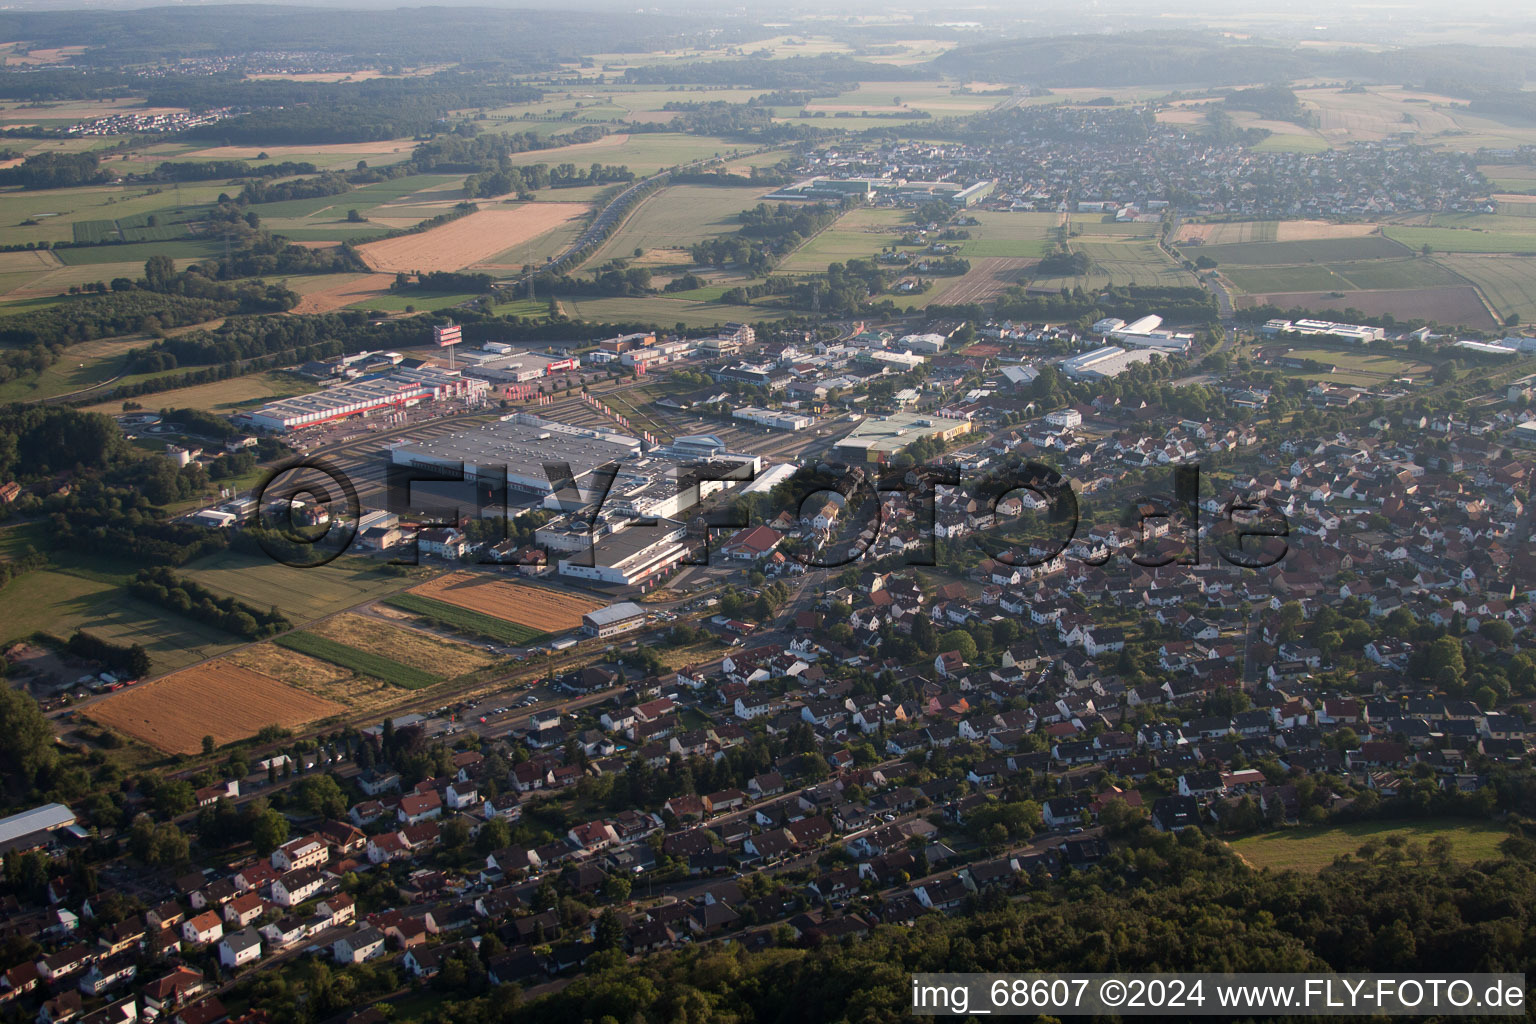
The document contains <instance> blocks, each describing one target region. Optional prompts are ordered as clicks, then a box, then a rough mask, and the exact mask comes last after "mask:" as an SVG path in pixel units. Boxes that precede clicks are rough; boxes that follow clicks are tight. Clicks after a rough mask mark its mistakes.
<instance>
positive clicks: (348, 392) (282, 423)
mask: <svg viewBox="0 0 1536 1024" xmlns="http://www.w3.org/2000/svg"><path fill="white" fill-rule="evenodd" d="M487 390H488V388H487V385H486V382H485V381H483V380H472V379H470V378H467V377H465V376H463V375H462V374H460V373H459V372H458V371H456V370H444V369H442V368H440V367H435V366H423V367H419V368H416V369H397V370H392V371H390V372H389V373H387V374H384V375H383V376H380V377H372V378H369V379H366V380H359V381H355V382H353V383H351V384H339V385H337V386H336V387H332V388H325V389H323V390H321V391H316V392H314V393H313V394H309V395H297V396H295V397H293V398H284V399H280V400H278V401H276V402H268V403H267V404H266V405H264V406H262V407H261V408H259V409H257V410H255V411H254V412H249V413H243V414H241V415H240V416H239V417H237V418H239V419H243V420H244V421H246V422H248V423H249V424H250V425H251V426H253V427H257V428H259V429H261V430H267V431H271V432H273V433H279V432H282V431H285V430H301V429H303V428H304V427H312V426H314V425H315V424H317V423H328V422H330V421H331V420H339V419H346V418H347V417H348V416H367V415H369V414H370V413H375V412H383V411H387V410H391V409H400V408H406V407H409V406H413V405H419V404H420V403H422V402H432V401H437V400H438V399H443V398H459V397H463V396H470V397H473V396H476V395H484V394H485V393H486V391H487Z"/></svg>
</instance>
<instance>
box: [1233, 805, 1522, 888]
mask: <svg viewBox="0 0 1536 1024" xmlns="http://www.w3.org/2000/svg"><path fill="white" fill-rule="evenodd" d="M1506 835H1508V833H1507V832H1506V831H1505V830H1504V829H1503V828H1501V827H1499V826H1496V825H1491V824H1487V823H1483V822H1472V821H1461V820H1457V819H1451V818H1435V819H1430V820H1428V821H1418V822H1400V821H1379V822H1364V823H1360V824H1354V825H1340V826H1337V827H1334V828H1321V829H1319V828H1293V829H1285V830H1282V831H1280V832H1270V833H1266V834H1264V835H1257V836H1248V837H1246V838H1243V839H1239V840H1237V841H1235V842H1233V843H1232V844H1231V845H1232V849H1233V850H1235V851H1237V852H1238V853H1239V854H1241V855H1242V857H1243V859H1244V860H1246V861H1247V862H1248V863H1249V864H1252V865H1253V866H1254V867H1256V868H1273V869H1274V870H1276V871H1302V872H1308V873H1313V874H1315V873H1316V872H1318V871H1321V870H1322V869H1323V868H1325V867H1327V866H1328V865H1330V864H1332V863H1333V861H1334V859H1335V858H1337V857H1339V856H1341V855H1342V854H1346V853H1351V854H1352V853H1354V852H1355V851H1357V850H1358V849H1359V848H1360V847H1362V846H1364V845H1365V844H1366V843H1368V842H1370V841H1371V840H1373V839H1374V840H1378V841H1380V840H1385V839H1387V838H1389V837H1391V836H1402V837H1403V838H1404V839H1405V840H1407V841H1408V843H1409V845H1414V844H1417V845H1419V846H1427V845H1428V844H1429V841H1430V840H1431V839H1434V838H1436V837H1437V836H1444V837H1445V838H1446V839H1447V840H1449V841H1450V843H1451V851H1452V853H1451V856H1452V857H1453V858H1454V859H1456V860H1458V861H1462V862H1464V863H1468V862H1473V861H1480V860H1497V859H1500V854H1499V843H1501V842H1502V841H1503V840H1504V838H1505V836H1506Z"/></svg>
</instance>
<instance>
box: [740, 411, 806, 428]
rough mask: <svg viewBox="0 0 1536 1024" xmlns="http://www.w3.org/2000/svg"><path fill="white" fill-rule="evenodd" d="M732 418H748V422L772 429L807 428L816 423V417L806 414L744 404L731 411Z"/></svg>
mask: <svg viewBox="0 0 1536 1024" xmlns="http://www.w3.org/2000/svg"><path fill="white" fill-rule="evenodd" d="M731 418H732V419H738V420H746V421H747V422H748V423H756V424H757V425H758V426H760V427H767V428H769V429H770V430H789V431H796V430H805V429H807V428H809V427H813V426H815V425H816V417H814V416H806V415H803V414H801V413H797V412H784V411H779V410H773V409H759V408H757V407H756V406H751V405H744V406H742V407H741V408H739V409H737V410H736V411H735V412H733V413H731Z"/></svg>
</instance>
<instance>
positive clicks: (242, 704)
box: [86, 660, 345, 754]
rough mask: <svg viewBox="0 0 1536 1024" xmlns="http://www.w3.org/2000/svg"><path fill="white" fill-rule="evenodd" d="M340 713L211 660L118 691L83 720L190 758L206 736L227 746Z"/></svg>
mask: <svg viewBox="0 0 1536 1024" xmlns="http://www.w3.org/2000/svg"><path fill="white" fill-rule="evenodd" d="M344 710H345V708H344V707H343V706H342V705H340V704H337V703H336V702H334V701H329V700H325V699H324V698H322V697H317V696H315V695H314V694H310V693H305V692H304V691H303V690H299V689H296V688H294V687H292V686H288V685H287V684H285V683H282V682H279V681H278V680H276V679H273V678H271V677H270V676H264V675H261V674H260V673H257V672H252V671H250V670H249V669H244V668H240V667H238V666H236V665H231V664H230V663H228V662H225V661H218V660H215V661H209V662H205V663H203V664H201V665H196V666H193V667H192V668H187V669H183V670H182V671H180V672H173V673H172V674H170V675H168V676H165V677H163V678H161V679H158V680H155V681H154V682H150V683H140V684H139V685H138V686H135V687H132V688H131V689H127V690H122V691H120V692H118V693H115V694H113V695H112V696H110V697H108V698H107V699H106V700H103V701H101V702H99V703H97V704H93V705H91V707H90V708H88V709H87V711H86V714H87V716H88V717H90V718H91V719H93V720H94V721H96V722H99V723H101V724H102V725H106V726H110V727H111V728H113V729H116V730H117V731H119V732H122V733H125V734H127V735H129V736H132V737H133V738H134V739H136V740H142V741H143V742H145V743H148V744H149V745H150V746H152V747H155V748H157V749H159V750H164V751H166V752H167V753H173V754H194V753H197V752H198V751H200V750H201V749H202V739H203V737H204V736H212V737H213V739H214V742H215V743H220V744H223V743H230V742H233V741H235V740H241V739H245V738H246V737H247V736H251V735H253V734H255V733H257V732H259V731H260V730H261V729H262V728H264V727H265V726H268V725H280V726H283V727H285V728H290V729H291V728H295V727H297V726H301V725H305V724H307V723H309V722H315V721H319V720H320V719H322V718H328V717H330V716H331V715H335V714H339V713H340V712H342V711H344Z"/></svg>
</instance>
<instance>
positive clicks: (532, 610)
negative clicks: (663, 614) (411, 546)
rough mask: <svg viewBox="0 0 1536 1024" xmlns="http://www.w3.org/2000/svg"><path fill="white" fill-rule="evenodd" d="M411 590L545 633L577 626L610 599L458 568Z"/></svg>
mask: <svg viewBox="0 0 1536 1024" xmlns="http://www.w3.org/2000/svg"><path fill="white" fill-rule="evenodd" d="M409 593H411V594H413V595H417V596H420V597H426V598H431V599H432V600H435V601H442V602H445V603H447V604H451V605H457V606H458V607H460V608H467V609H469V610H470V611H474V612H480V613H482V614H485V615H490V616H493V617H495V618H498V619H502V620H505V621H507V622H513V623H516V624H517V625H519V626H527V627H528V628H530V629H536V630H538V631H539V632H541V633H553V632H559V631H561V630H567V629H575V628H576V627H578V626H580V625H581V617H582V616H583V615H585V614H586V613H587V612H590V611H594V610H595V609H598V608H603V607H606V602H604V601H601V600H598V599H596V598H591V597H582V596H581V595H579V594H572V593H567V592H565V591H560V590H551V589H550V588H548V587H541V586H535V585H533V584H528V583H512V582H509V581H507V580H500V579H487V578H485V577H484V576H481V575H478V574H476V573H471V572H454V573H449V574H447V575H446V576H440V577H438V578H437V579H435V580H431V581H429V582H427V583H423V584H421V585H420V586H417V587H412V588H411V590H410V591H409Z"/></svg>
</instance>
